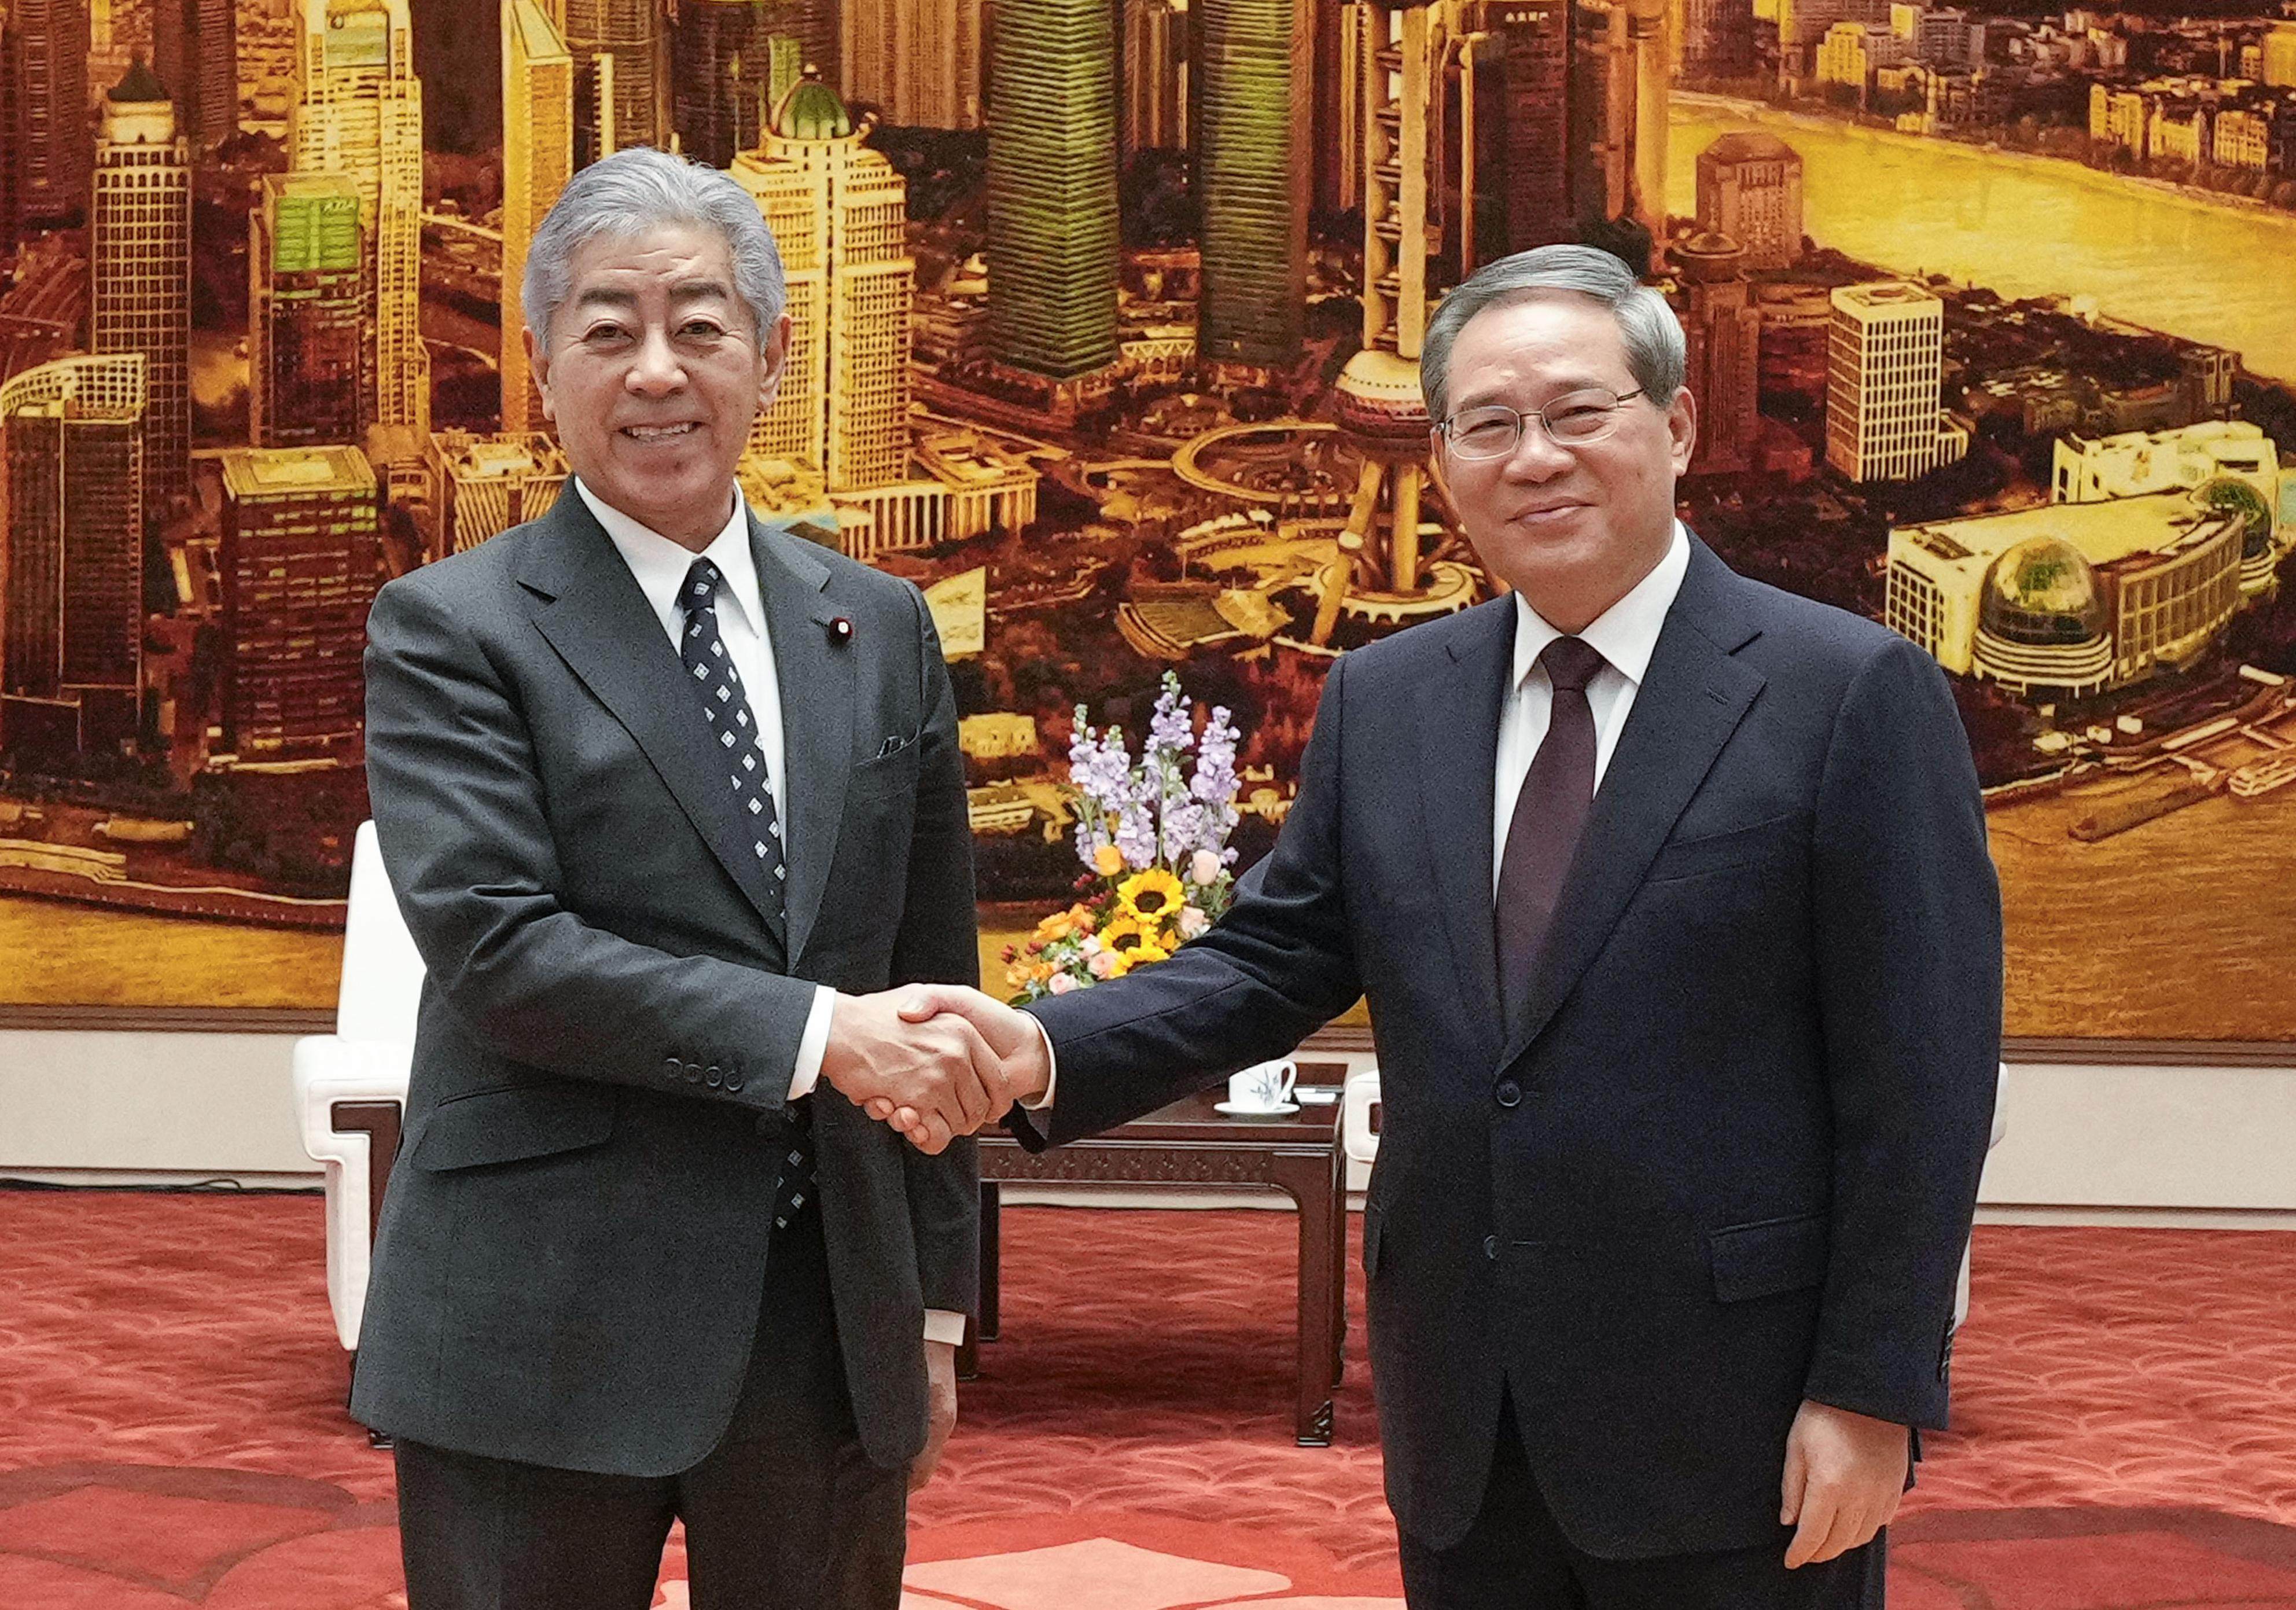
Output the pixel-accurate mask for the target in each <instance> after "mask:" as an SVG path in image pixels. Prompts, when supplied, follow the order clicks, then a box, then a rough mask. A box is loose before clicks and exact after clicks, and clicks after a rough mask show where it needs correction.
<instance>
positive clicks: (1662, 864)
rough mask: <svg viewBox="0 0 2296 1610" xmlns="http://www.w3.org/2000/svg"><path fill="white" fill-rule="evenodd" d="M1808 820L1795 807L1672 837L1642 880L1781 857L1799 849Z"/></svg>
mask: <svg viewBox="0 0 2296 1610" xmlns="http://www.w3.org/2000/svg"><path fill="white" fill-rule="evenodd" d="M1809 822H1810V818H1809V813H1808V812H1807V811H1800V810H1795V811H1789V812H1787V813H1786V814H1785V815H1784V816H1776V817H1767V818H1766V819H1764V820H1762V821H1759V822H1751V823H1749V824H1747V826H1743V827H1732V828H1728V829H1726V830H1725V831H1723V832H1721V833H1708V834H1698V835H1697V836H1696V837H1693V838H1686V839H1674V840H1671V841H1669V842H1667V843H1665V844H1662V845H1661V846H1660V847H1659V852H1658V854H1657V855H1656V856H1655V857H1654V858H1652V861H1651V865H1650V870H1649V871H1648V872H1647V873H1645V874H1644V875H1643V881H1644V883H1669V882H1671V881H1673V880H1674V879H1677V878H1688V877H1699V876H1702V875H1705V874H1707V873H1711V872H1727V871H1729V870H1731V869H1733V868H1734V867H1751V866H1754V865H1756V864H1758V863H1764V862H1768V861H1772V860H1778V859H1783V858H1785V857H1787V856H1788V855H1792V854H1795V853H1798V852H1799V851H1800V849H1801V846H1802V842H1803V841H1804V840H1805V839H1806V838H1807V837H1808V833H1809Z"/></svg>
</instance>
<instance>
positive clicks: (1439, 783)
mask: <svg viewBox="0 0 2296 1610" xmlns="http://www.w3.org/2000/svg"><path fill="white" fill-rule="evenodd" d="M1514 620H1515V604H1514V600H1513V597H1511V596H1510V597H1501V598H1496V599H1493V600H1491V601H1490V602H1488V603H1487V604H1481V605H1479V606H1478V607H1477V608H1476V609H1474V610H1473V611H1472V612H1470V613H1469V614H1468V615H1467V617H1466V618H1465V619H1464V620H1463V621H1462V622H1461V623H1460V629H1459V630H1458V632H1457V633H1456V635H1455V636H1454V637H1452V638H1451V640H1450V641H1449V642H1448V643H1447V644H1445V645H1444V648H1445V652H1446V653H1447V654H1448V655H1449V656H1450V660H1451V672H1452V674H1451V675H1449V676H1447V677H1443V678H1431V679H1430V680H1429V681H1428V682H1426V683H1425V684H1424V685H1423V686H1421V688H1420V689H1419V743H1420V748H1421V755H1420V767H1419V788H1420V811H1419V817H1420V820H1421V822H1422V823H1423V824H1424V825H1425V827H1426V830H1427V834H1428V839H1429V849H1430V851H1431V858H1432V860H1433V862H1434V866H1435V878H1436V882H1437V884H1438V885H1439V889H1440V891H1441V894H1442V905H1443V912H1444V927H1445V929H1446V930H1447V932H1448V933H1449V935H1450V940H1451V951H1452V957H1453V961H1454V963H1455V965H1456V966H1457V968H1458V975H1459V978H1460V979H1461V981H1462V982H1463V985H1464V988H1463V990H1462V993H1463V994H1464V997H1465V999H1466V1001H1467V1003H1468V1006H1469V1008H1470V1014H1471V1015H1472V1018H1473V1021H1474V1023H1475V1024H1476V1027H1477V1031H1478V1032H1479V1033H1480V1034H1482V1035H1484V1036H1485V1037H1486V1038H1487V1039H1488V1047H1487V1049H1496V1048H1497V1044H1498V1041H1499V1039H1500V1037H1501V1034H1502V1032H1503V1026H1502V1023H1501V1019H1500V1015H1499V1007H1498V999H1499V965H1498V941H1497V935H1496V934H1495V932H1493V929H1492V923H1491V916H1492V908H1491V878H1492V868H1491V842H1492V837H1493V834H1492V827H1491V824H1492V822H1493V820H1494V817H1493V814H1492V813H1493V810H1494V809H1495V807H1494V804H1493V797H1494V791H1495V789H1496V786H1497V784H1496V781H1495V773H1496V772H1497V766H1498V733H1499V712H1500V711H1501V709H1502V708H1503V706H1504V703H1505V696H1506V681H1507V672H1508V669H1510V667H1511V666H1512V664H1513V652H1514ZM1463 690H1464V698H1463V697H1462V691H1463Z"/></svg>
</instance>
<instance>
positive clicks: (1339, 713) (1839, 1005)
mask: <svg viewBox="0 0 2296 1610" xmlns="http://www.w3.org/2000/svg"><path fill="white" fill-rule="evenodd" d="M1514 609H1515V606H1514V604H1513V601H1512V600H1510V599H1505V598H1502V599H1498V600H1496V601H1494V602H1491V603H1488V604H1483V605H1481V606H1480V607H1478V608H1475V609H1472V610H1470V611H1467V612H1464V613H1463V614H1460V615H1456V616H1453V617H1451V618H1449V619H1447V620H1441V621H1439V622H1433V623H1430V624H1427V625H1423V626H1419V627H1415V628H1412V629H1411V630H1409V631H1406V632H1403V633H1400V634H1398V635H1397V636H1395V637H1390V638H1389V639H1387V640H1385V641H1383V642H1382V643H1380V644H1378V645H1374V646H1373V647H1369V648H1365V649H1362V650H1359V651H1357V652H1356V653H1350V654H1349V655H1347V656H1346V657H1345V658H1344V659H1342V660H1341V661H1339V662H1338V664H1337V665H1336V666H1334V667H1333V670H1332V672H1331V675H1330V678H1329V679H1328V681H1327V683H1326V685H1325V687H1324V697H1323V704H1322V708H1321V710H1320V711H1319V712H1318V714H1317V717H1316V729H1315V734H1314V736H1313V738H1312V739H1311V740H1310V742H1309V743H1308V751H1307V754H1306V758H1305V760H1304V761H1303V762H1302V768H1301V780H1300V793H1299V798H1298V800H1297V801H1296V803H1295V804H1294V806H1293V808H1292V813H1291V816H1290V817H1289V818H1288V819H1287V820H1286V822H1285V824H1284V827H1283V834H1282V835H1281V838H1280V840H1279V842H1278V843H1277V845H1276V848H1275V850H1274V852H1273V853H1272V854H1271V855H1270V856H1269V857H1268V858H1267V859H1266V860H1265V861H1263V862H1262V863H1261V864H1260V865H1259V866H1258V867H1254V868H1253V869H1252V870H1251V873H1250V874H1249V875H1247V876H1246V877H1245V878H1244V879H1243V880H1242V886H1241V889H1240V891H1239V895H1238V899H1237V900H1236V903H1235V905H1234V908H1233V909H1232V910H1231V911H1230V912H1229V913H1228V915H1227V916H1226V918H1225V919H1224V920H1223V921H1222V922H1221V923H1220V924H1218V926H1217V927H1215V928H1214V930H1213V931H1212V932H1210V933H1209V934H1207V935H1206V936H1205V937H1204V938H1202V939H1201V940H1199V941H1196V942H1195V943H1193V944H1192V945H1189V946H1186V947H1185V948H1184V949H1182V950H1181V951H1180V952H1179V953H1178V954H1177V955H1176V956H1175V957H1172V959H1171V960H1169V961H1168V962H1165V963H1162V964H1160V965H1156V966H1153V967H1149V968H1144V969H1143V970H1142V971H1140V972H1139V973H1135V974H1133V975H1131V976H1130V977H1128V978H1126V979H1123V980H1121V981H1119V982H1114V983H1110V984H1102V985H1099V986H1096V987H1095V988H1094V989H1091V990H1080V991H1078V992H1076V993H1073V994H1070V995H1068V996H1064V997H1061V998H1054V999H1052V1000H1049V1001H1046V1002H1043V1003H1040V1004H1039V1005H1037V1006H1035V1007H1033V1008H1032V1010H1033V1011H1035V1012H1036V1013H1037V1015H1038V1017H1039V1019H1040V1020H1041V1021H1042V1023H1044V1024H1045V1026H1046V1029H1047V1030H1048V1031H1050V1034H1051V1037H1052V1039H1053V1042H1054V1047H1055V1049H1056V1051H1057V1053H1058V1058H1059V1067H1060V1083H1059V1088H1058V1091H1057V1093H1056V1099H1055V1101H1054V1106H1053V1109H1052V1111H1051V1112H1050V1113H1049V1114H1046V1115H1043V1116H1044V1117H1045V1118H1046V1119H1048V1121H1049V1126H1048V1131H1047V1136H1046V1138H1048V1139H1049V1140H1050V1141H1052V1142H1053V1143H1054V1144H1057V1143H1059V1142H1061V1141H1064V1140H1069V1139H1073V1138H1078V1137H1080V1136H1085V1135H1089V1134H1093V1133H1095V1132H1097V1131H1100V1130H1103V1129H1108V1128H1110V1127H1111V1126H1112V1125H1115V1124H1118V1123H1120V1122H1123V1121H1127V1120H1128V1119H1130V1118H1133V1117H1135V1116H1136V1115H1138V1114H1140V1113H1144V1112H1147V1111H1150V1110H1152V1109H1153V1108H1155V1107H1156V1106H1158V1105H1161V1104H1163V1103H1165V1102H1167V1101H1169V1100H1172V1099H1174V1098H1176V1097H1178V1096H1179V1095H1181V1094H1183V1093H1185V1092H1186V1091H1188V1090H1191V1089H1194V1088H1202V1087H1204V1086H1205V1085H1207V1084H1209V1083H1210V1082H1211V1081H1213V1080H1216V1079H1218V1078H1220V1077H1224V1076H1225V1075H1226V1073H1228V1072H1231V1071H1233V1070H1234V1069H1235V1068H1238V1067H1242V1066H1243V1065H1245V1064H1251V1063H1253V1062H1257V1061H1259V1060H1261V1059H1262V1058H1266V1057H1269V1056H1281V1055H1283V1053H1284V1052H1285V1051H1287V1050H1289V1049H1290V1048H1291V1047H1292V1046H1293V1045H1294V1044H1295V1043H1296V1042H1297V1041H1298V1040H1299V1039H1300V1038H1301V1037H1302V1036H1303V1035H1305V1034H1306V1033H1308V1031H1310V1030H1312V1029H1314V1028H1315V1027H1316V1025H1318V1024H1320V1023H1324V1022H1325V1021H1326V1020H1328V1019H1329V1018H1331V1017H1333V1015H1334V1014H1338V1013H1340V1012H1341V1011H1343V1010H1344V1009H1345V1008H1346V1007H1347V1006H1349V1005H1350V1004H1351V1003H1352V1002H1353V1001H1354V1000H1355V999H1356V998H1357V996H1358V995H1365V996H1367V997H1368V998H1369V1003H1370V1008H1371V1018H1372V1025H1373V1031H1374V1037H1375V1039H1376V1042H1377V1046H1378V1052H1379V1065H1380V1071H1381V1086H1382V1097H1383V1100H1384V1103H1385V1121H1384V1125H1383V1129H1382V1136H1381V1143H1380V1156H1379V1162H1378V1166H1377V1168H1376V1170H1375V1171H1374V1175H1373V1179H1372V1183H1371V1188H1370V1193H1369V1200H1368V1202H1367V1204H1366V1208H1365V1226H1364V1261H1365V1270H1366V1273H1367V1276H1368V1285H1369V1305H1370V1320H1371V1350H1372V1363H1373V1370H1374V1380H1375V1384H1376V1387H1377V1391H1378V1395H1379V1407H1380V1428H1381V1434H1382V1441H1383V1442H1384V1446H1385V1455H1386V1466H1387V1487H1388V1496H1389V1499H1390V1502H1391V1503H1392V1505H1393V1507H1394V1509H1395V1513H1396V1516H1397V1519H1398V1523H1399V1524H1401V1526H1402V1527H1403V1528H1404V1529H1405V1530H1406V1532H1410V1533H1412V1534H1413V1535H1414V1536H1415V1537H1417V1538H1419V1539H1421V1540H1423V1541H1426V1542H1428V1543H1431V1544H1432V1545H1434V1546H1437V1547H1441V1546H1443V1545H1446V1544H1447V1543H1449V1542H1451V1541H1453V1540H1456V1539H1457V1538H1458V1537H1460V1536H1461V1535H1463V1534H1464V1532H1465V1530H1466V1529H1467V1527H1468V1525H1469V1524H1471V1522H1472V1519H1473V1517H1474V1516H1475V1513H1476V1510H1477V1508H1478V1506H1479V1504H1480V1499H1481V1496H1482V1491H1483V1486H1484V1482H1485V1476H1486V1472H1487V1470H1488V1462H1489V1458H1490V1452H1491V1449H1492V1447H1493V1440H1494V1433H1495V1429H1496V1426H1497V1417H1498V1414H1499V1408H1500V1404H1501V1401H1502V1385H1503V1384H1504V1385H1505V1386H1506V1387H1507V1388H1509V1389H1511V1392H1512V1397H1513V1402H1514V1404H1515V1405H1516V1409H1517V1412H1518V1418H1519V1423H1520V1425H1521V1431H1522V1435H1523V1439H1524V1442H1525V1445H1526V1447H1527V1449H1528V1450H1529V1457H1530V1465H1531V1468H1532V1470H1533V1472H1534V1473H1535V1474H1536V1476H1537V1478H1538V1482H1539V1483H1540V1486H1541V1489H1542V1491H1544V1493H1545V1494H1546V1498H1547V1500H1548V1502H1549V1504H1550V1505H1551V1507H1552V1508H1553V1510H1554V1514H1555V1516H1556V1517H1557V1519H1558V1520H1559V1521H1560V1523H1561V1524H1562V1527H1563V1529H1564V1531H1565V1532H1566V1533H1567V1534H1568V1535H1569V1536H1570V1539H1571V1540H1572V1541H1573V1542H1575V1543H1576V1544H1578V1545H1579V1547H1581V1548H1585V1549H1587V1550H1589V1551H1591V1552H1593V1553H1595V1554H1597V1555H1601V1556H1604V1557H1616V1558H1624V1557H1650V1556H1657V1555H1665V1554H1680V1553H1690V1552H1697V1551H1703V1550H1710V1549H1721V1548H1745V1547H1753V1546H1756V1545H1767V1544H1769V1543H1772V1542H1775V1541H1778V1540H1780V1536H1781V1533H1780V1528H1779V1526H1778V1520H1777V1516H1778V1503H1779V1485H1780V1479H1781V1474H1782V1469H1783V1462H1784V1445H1785V1439H1786V1432H1787V1429H1788V1426H1789V1425H1790V1424H1791V1422H1792V1417H1793V1415H1794V1412H1795V1410H1796V1409H1797V1408H1798V1407H1799V1406H1800V1402H1801V1401H1802V1400H1803V1399H1804V1398H1806V1397H1807V1398H1811V1399H1816V1400H1817V1401H1821V1402H1825V1403H1830V1404H1834V1405H1837V1406H1840V1407H1841V1408H1844V1409H1854V1410H1857V1411H1858V1412H1860V1413H1864V1414H1868V1415H1874V1416H1879V1417H1883V1418H1886V1419H1890V1420H1894V1421H1898V1422H1902V1423H1905V1424H1907V1425H1917V1426H1939V1425H1943V1424H1944V1423H1945V1416H1946V1377H1947V1360H1948V1356H1949V1345H1948V1338H1949V1335H1950V1333H1951V1323H1952V1310H1953V1299H1954V1286H1955V1277H1956V1270H1957V1269H1958V1265H1959V1261H1960V1258H1961V1253H1962V1248H1963V1245H1964V1243H1965V1241H1966V1239H1967V1236H1968V1234H1969V1226H1970V1219H1971V1215H1972V1210H1973V1204H1974V1202H1975V1197H1976V1189H1977V1179H1978V1173H1979V1170H1980V1165H1981V1164H1982V1162H1983V1160H1984V1155H1985V1148H1986V1143H1987V1138H1988V1135H1989V1129H1990V1124H1991V1116H1992V1109H1993V1091H1994V1081H1995V1076H1996V1071H1997V1057H1998V1056H1999V1051H2000V1033H2001V985H2002V954H2001V919H2000V904H1999V896H1998V891H1997V883H1996V880H1995V876H1994V872H1993V866H1992V862H1991V859H1990V858H1989V854H1988V851H1987V848H1986V836H1985V819H1984V810H1983V805H1982V801H1981V799H1980V794H1979V791H1978V784H1977V778H1976V775H1975V771H1974V768H1972V764H1971V760H1970V753H1969V747H1968V743H1967V741H1966V739H1965V737H1964V733H1963V730H1962V727H1961V723H1960V720H1959V719H1958V716H1957V714H1956V711H1955V708H1954V704H1953V700H1952V697H1951V695H1950V693H1949V691H1948V687H1947V685H1946V682H1945V678H1944V677H1943V675H1942V674H1941V673H1940V672H1939V669H1938V667H1937V666H1936V665H1935V664H1934V663H1933V662H1932V661H1931V660H1930V659H1929V658H1928V657H1927V656H1926V655H1924V654H1923V653H1922V652H1921V651H1920V650H1918V649H1917V648H1915V646H1914V645H1912V644H1910V643H1908V642H1907V641H1906V640H1905V639H1904V638H1902V637H1898V636H1897V635H1895V634H1894V633H1891V632H1889V631H1887V630H1884V629H1883V628H1880V627H1878V626H1875V625H1874V624H1872V623H1870V622H1868V621H1865V620H1859V619H1857V618H1856V617H1854V616H1851V615H1849V614H1846V613H1843V612H1840V611H1837V610H1833V609H1829V608H1826V607H1825V606H1822V605H1819V604H1813V603H1811V602H1809V601H1808V600H1806V599H1802V598H1798V597H1795V596H1792V595H1790V594H1786V593H1783V592H1780V591H1777V590H1775V589H1774V588H1771V587H1764V586H1760V585H1759V584H1757V583H1754V582H1751V581H1748V580H1746V579H1743V578H1742V577H1740V576H1738V575H1736V574H1734V572H1733V571H1730V570H1729V569H1727V568H1726V566H1725V565H1724V564H1723V563H1721V561H1720V560H1718V558H1716V557H1715V555H1714V554H1713V553H1712V552H1711V551H1710V549H1708V548H1707V547H1706V546H1704V545H1703V544H1700V543H1695V542H1693V553H1692V558H1691V563H1690V568H1689V572H1688V574H1687V576H1686V577H1685V579H1684V582H1683V586H1682V588H1681V591H1680V593H1679V595H1678V596H1677V599H1676V602H1675V604H1674V605H1673V607H1672V609H1671V611H1670V612H1669V614H1668V617H1667V620H1666V624H1665V627H1664V629H1663V630H1662V632H1661V636H1660V638H1659V642H1658V646H1657V651H1656V653H1655V654H1654V656H1653V658H1652V661H1651V664H1650V667H1649V670H1648V673H1647V675H1646V677H1645V678H1644V682H1643V685H1642V686H1641V688H1640V690H1639V692H1638V693H1637V694H1636V700H1635V703H1634V706H1633V710H1632V712H1631V714H1630V715H1629V717H1628V721H1627V725H1626V727H1625V729H1624V731H1623V732H1622V733H1621V735H1620V742H1619V745H1618V749H1617V751H1616V753H1615V754H1614V756H1613V757H1612V760H1611V764H1610V767H1609V769H1608V770H1607V772H1606V773H1605V774H1604V777H1603V784H1602V786H1601V789H1600V790H1599V792H1598V793H1597V796H1596V799H1595V806H1594V809H1593V813H1592V815H1591V817H1589V819H1588V822H1587V828H1586V832H1585V835H1584V837H1583V839H1582V840H1581V842H1580V843H1579V849H1578V851H1577V855H1576V858H1575V860H1574V862H1573V865H1572V869H1571V872H1570V876H1569V879H1568V882H1567V883H1566V886H1565V888H1564V891H1563V893H1562V900H1561V904H1560V907H1559V908H1558V911H1557V914H1556V916H1555V919H1554V930H1553V937H1552V939H1551V941H1550V942H1549V945H1548V948H1547V949H1546V954H1545V956H1544V957H1543V958H1542V960H1541V962H1540V965H1539V966H1538V973H1537V976H1536V979H1535V981H1534V984H1533V999H1532V1003H1531V1006H1530V1008H1529V1014H1528V1019H1527V1023H1526V1024H1525V1026H1523V1027H1521V1029H1519V1030H1518V1031H1516V1032H1514V1033H1513V1034H1509V1033H1508V1031H1507V1030H1506V1027H1505V1023H1503V1021H1502V1015H1501V1012H1500V1007H1499V991H1498V981H1497V960H1496V954H1497V947H1496V943H1495V941H1494V936H1493V925H1492V892H1491V891H1492V883H1493V876H1492V837H1493V834H1492V827H1493V820H1494V810H1493V800H1492V795H1493V787H1494V784H1493V770H1494V764H1495V761H1494V757H1495V746H1496V743H1497V727H1498V717H1499V709H1500V701H1501V698H1502V695H1503V694H1504V691H1505V681H1506V678H1507V675H1508V671H1509V669H1510V667H1511V665H1512V654H1513V635H1514ZM1022 1127H1024V1128H1025V1127H1026V1126H1025V1125H1024V1126H1022ZM1029 1138H1033V1137H1029Z"/></svg>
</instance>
